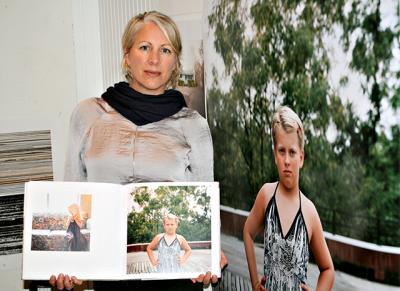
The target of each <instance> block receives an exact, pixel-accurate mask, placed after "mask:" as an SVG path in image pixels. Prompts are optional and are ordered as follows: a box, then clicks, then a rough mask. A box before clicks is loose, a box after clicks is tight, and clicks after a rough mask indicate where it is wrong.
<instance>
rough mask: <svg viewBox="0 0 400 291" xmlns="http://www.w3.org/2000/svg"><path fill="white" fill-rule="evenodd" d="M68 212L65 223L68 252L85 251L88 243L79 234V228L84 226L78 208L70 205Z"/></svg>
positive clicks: (75, 205)
mask: <svg viewBox="0 0 400 291" xmlns="http://www.w3.org/2000/svg"><path fill="white" fill-rule="evenodd" d="M68 212H69V213H70V214H71V215H70V216H69V217H68V220H67V223H66V227H67V232H66V237H67V239H68V251H87V250H88V241H87V240H86V238H85V236H84V235H83V234H82V233H81V228H82V227H83V226H84V224H85V221H84V220H83V218H82V216H81V214H80V210H79V206H78V205H77V204H75V203H74V204H71V205H70V206H68Z"/></svg>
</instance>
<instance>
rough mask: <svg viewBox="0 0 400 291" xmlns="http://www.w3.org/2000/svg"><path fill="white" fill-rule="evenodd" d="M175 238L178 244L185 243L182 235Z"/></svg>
mask: <svg viewBox="0 0 400 291" xmlns="http://www.w3.org/2000/svg"><path fill="white" fill-rule="evenodd" d="M176 238H177V239H178V241H179V243H182V242H184V241H186V239H185V237H184V236H183V235H180V234H177V235H176Z"/></svg>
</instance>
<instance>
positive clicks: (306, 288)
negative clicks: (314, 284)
mask: <svg viewBox="0 0 400 291" xmlns="http://www.w3.org/2000/svg"><path fill="white" fill-rule="evenodd" d="M300 290H302V291H308V286H307V285H306V284H305V283H301V284H300Z"/></svg>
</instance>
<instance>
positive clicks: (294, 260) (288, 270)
mask: <svg viewBox="0 0 400 291" xmlns="http://www.w3.org/2000/svg"><path fill="white" fill-rule="evenodd" d="M278 185H279V183H278ZM278 185H277V186H276V189H277V188H278ZM276 189H275V192H274V195H273V197H272V198H271V200H270V201H269V203H268V206H267V210H266V212H265V227H264V275H265V278H266V284H265V287H266V289H267V290H282V291H283V290H284V291H294V290H296V291H298V290H300V283H301V282H304V283H306V281H307V265H308V260H309V243H308V233H307V228H306V224H305V220H304V217H303V213H302V211H301V196H300V192H299V199H300V207H299V210H298V212H297V214H296V216H295V218H294V221H293V222H292V225H291V227H290V229H289V231H288V233H287V234H286V235H285V236H284V235H283V232H282V226H281V223H280V218H279V212H278V207H277V205H276Z"/></svg>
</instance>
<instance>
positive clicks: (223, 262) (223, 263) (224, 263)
mask: <svg viewBox="0 0 400 291" xmlns="http://www.w3.org/2000/svg"><path fill="white" fill-rule="evenodd" d="M219 264H220V268H221V270H223V269H224V268H225V267H226V266H227V265H228V259H227V257H226V256H225V253H224V252H223V251H222V250H221V259H220V261H219Z"/></svg>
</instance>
